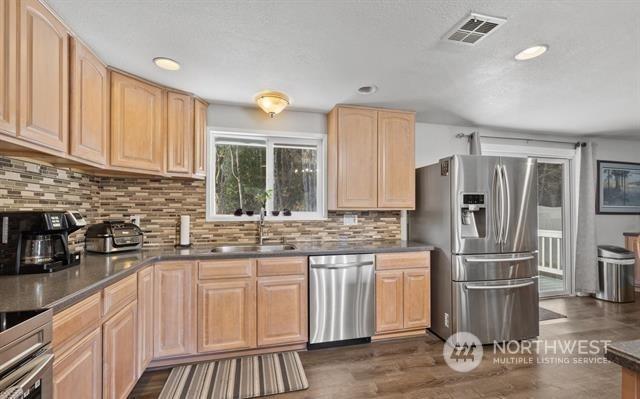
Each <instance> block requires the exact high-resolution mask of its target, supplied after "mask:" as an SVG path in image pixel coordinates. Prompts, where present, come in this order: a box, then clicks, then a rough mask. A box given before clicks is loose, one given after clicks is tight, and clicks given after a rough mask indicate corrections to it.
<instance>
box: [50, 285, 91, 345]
mask: <svg viewBox="0 0 640 399" xmlns="http://www.w3.org/2000/svg"><path fill="white" fill-rule="evenodd" d="M100 303H101V302H100V293H99V292H98V293H95V294H94V295H92V296H90V297H89V298H87V299H85V300H83V301H82V302H79V303H77V304H75V305H73V306H71V307H70V308H68V309H65V310H63V311H62V312H60V313H58V314H56V315H54V316H53V340H52V342H53V348H54V350H55V352H56V353H57V352H58V349H59V348H60V347H62V346H65V345H67V344H71V343H73V342H77V341H79V340H80V339H81V338H82V337H83V335H84V333H86V332H89V331H92V330H94V329H96V328H97V327H99V326H100V314H101V308H100Z"/></svg>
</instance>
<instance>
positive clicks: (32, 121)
mask: <svg viewBox="0 0 640 399" xmlns="http://www.w3.org/2000/svg"><path fill="white" fill-rule="evenodd" d="M4 3H11V2H6V1H5V2H3V4H4ZM19 4H20V18H19V27H20V28H19V30H20V33H19V34H20V36H19V43H20V45H19V48H20V52H19V53H20V62H19V68H18V70H19V73H18V75H19V80H20V84H19V88H20V112H19V114H20V122H19V128H18V137H19V138H21V139H23V140H26V141H28V142H31V143H34V144H36V145H37V146H39V147H43V148H44V149H45V151H46V149H48V150H54V151H55V152H61V153H66V152H67V145H68V138H69V32H68V31H67V28H66V27H65V26H64V25H63V24H62V23H61V22H60V21H59V20H58V19H56V17H55V16H54V15H53V14H52V13H51V12H50V11H49V10H48V9H47V8H46V7H45V6H43V5H42V4H41V3H40V2H39V1H37V0H21V1H20V2H19Z"/></svg>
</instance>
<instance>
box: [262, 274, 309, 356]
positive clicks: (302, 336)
mask: <svg viewBox="0 0 640 399" xmlns="http://www.w3.org/2000/svg"><path fill="white" fill-rule="evenodd" d="M300 342H307V279H306V278H305V276H304V275H301V276H286V277H281V276H278V277H261V278H260V279H258V346H273V345H283V344H295V343H300Z"/></svg>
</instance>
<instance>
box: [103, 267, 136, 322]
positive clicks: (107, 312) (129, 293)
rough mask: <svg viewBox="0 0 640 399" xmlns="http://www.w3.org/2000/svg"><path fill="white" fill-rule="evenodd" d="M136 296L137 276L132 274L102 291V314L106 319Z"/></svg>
mask: <svg viewBox="0 0 640 399" xmlns="http://www.w3.org/2000/svg"><path fill="white" fill-rule="evenodd" d="M137 296H138V276H137V274H133V275H131V276H129V277H127V278H125V279H124V280H121V281H118V282H117V283H115V284H112V285H110V286H108V287H107V288H105V289H104V290H103V291H102V316H104V318H105V319H106V318H107V317H108V316H111V315H113V314H115V313H117V312H118V311H119V310H120V309H122V308H124V307H125V306H127V305H128V304H129V303H130V302H133V301H134V300H135V299H136V298H137Z"/></svg>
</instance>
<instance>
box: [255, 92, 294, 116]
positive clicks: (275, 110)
mask: <svg viewBox="0 0 640 399" xmlns="http://www.w3.org/2000/svg"><path fill="white" fill-rule="evenodd" d="M255 102H256V104H258V107H260V109H262V110H263V111H264V112H266V113H267V114H269V116H270V117H271V118H273V117H275V116H276V115H277V114H279V113H280V112H282V111H283V110H284V109H285V108H287V106H288V105H289V104H290V103H291V100H289V96H287V95H286V94H284V93H282V92H279V91H273V90H265V91H261V92H260V93H258V94H256V97H255Z"/></svg>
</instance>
